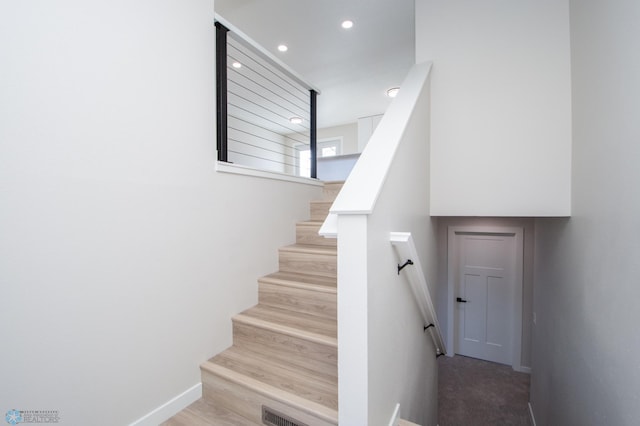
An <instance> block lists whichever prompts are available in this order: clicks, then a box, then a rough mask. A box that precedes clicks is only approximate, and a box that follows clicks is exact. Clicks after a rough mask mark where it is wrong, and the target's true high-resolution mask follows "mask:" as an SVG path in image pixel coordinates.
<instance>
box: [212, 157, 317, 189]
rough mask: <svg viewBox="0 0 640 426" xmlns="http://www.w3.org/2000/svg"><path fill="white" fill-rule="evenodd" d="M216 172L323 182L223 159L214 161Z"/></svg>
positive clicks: (290, 180)
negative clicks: (228, 161)
mask: <svg viewBox="0 0 640 426" xmlns="http://www.w3.org/2000/svg"><path fill="white" fill-rule="evenodd" d="M216 172H220V173H231V174H236V175H244V176H253V177H258V178H263V179H275V180H283V181H287V182H295V183H302V184H305V185H311V186H322V185H323V182H321V181H319V180H318V179H311V178H306V177H300V176H293V175H289V174H286V173H280V172H271V171H268V170H260V169H255V168H253V167H249V166H243V165H240V164H233V163H225V162H224V161H217V162H216Z"/></svg>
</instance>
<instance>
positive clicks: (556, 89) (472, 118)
mask: <svg viewBox="0 0 640 426" xmlns="http://www.w3.org/2000/svg"><path fill="white" fill-rule="evenodd" d="M425 60H432V61H433V62H434V67H433V80H432V84H433V87H432V107H433V111H432V117H431V118H432V122H433V125H432V132H431V136H432V137H431V139H432V141H431V213H432V214H433V215H437V216H566V215H569V214H570V189H571V188H570V167H571V126H570V120H571V110H570V62H569V5H568V0H561V1H559V0H520V1H504V0H485V1H481V2H479V1H475V0H449V1H441V0H416V61H417V62H421V61H425Z"/></svg>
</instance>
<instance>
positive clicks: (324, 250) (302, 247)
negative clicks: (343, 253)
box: [279, 244, 338, 256]
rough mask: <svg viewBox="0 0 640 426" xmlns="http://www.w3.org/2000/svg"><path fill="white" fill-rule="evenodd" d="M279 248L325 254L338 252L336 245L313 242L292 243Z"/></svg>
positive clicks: (284, 250)
mask: <svg viewBox="0 0 640 426" xmlns="http://www.w3.org/2000/svg"><path fill="white" fill-rule="evenodd" d="M279 250H280V251H283V252H295V253H307V254H319V255H325V256H327V255H328V256H331V255H333V256H337V254H338V249H337V248H336V247H326V246H317V245H311V244H291V245H288V246H284V247H280V249H279Z"/></svg>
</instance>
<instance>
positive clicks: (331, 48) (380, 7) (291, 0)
mask: <svg viewBox="0 0 640 426" xmlns="http://www.w3.org/2000/svg"><path fill="white" fill-rule="evenodd" d="M215 9H216V13H218V14H219V15H221V16H222V17H223V18H224V19H226V20H227V21H228V22H230V23H231V24H233V25H234V26H236V27H237V28H238V29H240V30H241V31H242V32H244V33H245V34H247V35H248V36H249V37H251V38H252V39H253V40H255V41H256V42H258V43H259V44H261V45H262V46H263V47H264V48H265V49H267V50H268V51H270V52H271V53H273V54H274V55H275V56H276V57H278V58H279V59H280V60H282V61H283V62H284V63H286V64H287V65H288V66H289V67H290V68H291V69H293V70H294V71H295V72H297V73H298V74H300V75H301V76H303V77H304V78H305V79H306V80H307V81H308V82H309V83H311V84H312V85H313V86H315V87H317V88H318V89H319V90H320V92H321V94H320V96H318V127H320V128H323V127H329V126H335V125H340V124H346V123H354V122H356V121H357V119H358V118H360V117H367V116H371V115H376V114H381V113H383V112H384V111H385V110H386V108H387V106H388V105H389V103H390V99H389V98H388V97H387V96H386V90H387V89H388V88H390V87H394V86H400V84H401V83H402V80H403V79H404V77H405V76H406V74H407V72H408V71H409V68H410V67H411V66H412V65H413V64H414V62H415V59H414V58H415V53H414V44H415V36H414V26H415V25H414V0H215ZM345 19H349V20H352V21H353V22H354V25H353V28H351V29H350V30H345V29H343V28H342V27H341V25H340V24H341V23H342V21H344V20H345ZM279 44H286V45H287V46H288V47H289V50H288V51H287V52H284V53H283V52H279V51H278V49H277V46H278V45H279Z"/></svg>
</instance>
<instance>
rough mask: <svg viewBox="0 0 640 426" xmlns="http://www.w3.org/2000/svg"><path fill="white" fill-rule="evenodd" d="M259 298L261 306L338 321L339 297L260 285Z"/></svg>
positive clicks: (274, 285) (304, 290)
mask: <svg viewBox="0 0 640 426" xmlns="http://www.w3.org/2000/svg"><path fill="white" fill-rule="evenodd" d="M258 298H259V301H260V303H261V304H263V305H267V306H273V307H275V308H282V309H288V310H291V311H295V312H301V313H305V314H311V315H317V316H320V317H323V318H329V319H336V317H337V295H336V294H335V293H323V292H318V291H314V290H306V289H301V288H295V287H287V286H282V285H278V284H271V283H262V282H261V283H260V284H259V290H258Z"/></svg>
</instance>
